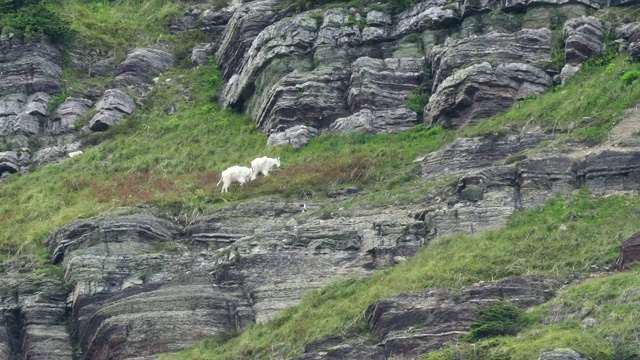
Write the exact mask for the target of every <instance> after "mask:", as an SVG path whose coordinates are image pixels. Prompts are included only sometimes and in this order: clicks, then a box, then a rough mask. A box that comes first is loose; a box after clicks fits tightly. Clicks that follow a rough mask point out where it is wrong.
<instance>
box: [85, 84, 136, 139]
mask: <svg viewBox="0 0 640 360" xmlns="http://www.w3.org/2000/svg"><path fill="white" fill-rule="evenodd" d="M135 107H136V105H135V103H134V102H133V99H132V98H131V97H130V96H129V95H127V94H125V93H124V92H123V91H122V90H118V89H110V90H107V91H105V92H104V95H103V96H102V98H101V99H100V100H99V101H98V102H97V103H96V104H95V106H94V107H93V108H94V110H95V111H96V114H95V115H94V116H93V117H92V118H91V120H90V121H89V128H90V129H91V130H93V131H104V130H107V129H108V128H109V127H111V126H112V125H113V124H115V123H116V122H117V121H118V120H120V119H121V118H122V117H123V116H124V115H125V114H126V115H131V113H133V110H134V109H135Z"/></svg>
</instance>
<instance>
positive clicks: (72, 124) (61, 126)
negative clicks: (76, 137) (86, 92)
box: [45, 97, 93, 135]
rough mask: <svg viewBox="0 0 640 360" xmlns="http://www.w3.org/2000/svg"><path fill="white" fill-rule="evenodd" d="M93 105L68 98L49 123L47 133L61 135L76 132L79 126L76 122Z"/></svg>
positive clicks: (82, 100) (87, 101)
mask: <svg viewBox="0 0 640 360" xmlns="http://www.w3.org/2000/svg"><path fill="white" fill-rule="evenodd" d="M91 105H93V103H92V102H91V100H87V99H81V98H74V97H68V98H67V99H65V101H64V102H63V103H62V104H60V106H58V108H57V109H56V110H55V112H54V113H53V116H52V117H51V118H50V119H49V121H48V122H47V125H46V128H45V132H46V133H47V134H51V135H60V134H65V133H70V132H73V131H75V130H76V129H77V126H78V125H77V124H76V122H77V121H78V120H80V119H81V118H82V116H83V115H84V114H86V113H87V112H88V111H89V110H90V109H91Z"/></svg>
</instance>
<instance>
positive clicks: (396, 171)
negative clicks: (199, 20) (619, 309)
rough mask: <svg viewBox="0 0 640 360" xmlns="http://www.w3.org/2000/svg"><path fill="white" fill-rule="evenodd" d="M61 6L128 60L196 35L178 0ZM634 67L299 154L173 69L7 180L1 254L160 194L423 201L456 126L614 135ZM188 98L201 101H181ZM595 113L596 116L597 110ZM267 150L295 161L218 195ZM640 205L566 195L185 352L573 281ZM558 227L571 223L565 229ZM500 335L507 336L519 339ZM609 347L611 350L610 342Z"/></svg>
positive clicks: (74, 82) (293, 338)
mask: <svg viewBox="0 0 640 360" xmlns="http://www.w3.org/2000/svg"><path fill="white" fill-rule="evenodd" d="M62 9H63V10H64V11H61V12H60V13H61V14H65V16H66V17H67V19H69V20H70V21H71V22H72V27H73V28H74V29H75V30H76V31H77V34H78V36H77V37H76V40H75V42H76V45H77V46H79V47H81V48H85V49H87V48H98V49H100V51H102V52H105V53H106V52H109V51H111V52H112V54H113V55H114V56H116V57H119V58H122V57H123V56H124V54H125V53H126V51H127V50H128V49H130V48H131V47H132V46H139V45H145V44H149V43H153V44H154V45H159V46H163V47H166V48H169V49H171V50H172V51H174V52H178V53H180V52H182V51H184V49H183V48H184V47H185V45H184V44H189V43H192V42H193V41H194V39H186V41H185V39H178V38H176V37H174V36H172V35H169V34H168V33H167V31H166V29H165V28H164V27H163V24H162V23H163V22H164V21H165V19H166V16H171V15H172V14H177V13H178V7H177V6H176V5H175V4H174V3H172V2H169V1H161V0H154V1H142V2H141V1H137V2H136V1H131V2H126V1H115V2H102V3H84V2H80V1H78V0H63V7H62ZM141 19H142V20H141ZM102 34H109V35H108V36H104V35H102ZM130 34H134V36H130ZM196 37H197V36H196ZM152 40H153V41H152ZM632 69H637V65H634V64H628V63H627V62H625V61H623V60H622V59H618V60H616V61H615V65H614V66H612V67H609V68H608V69H607V70H605V68H603V67H592V68H588V69H586V71H584V72H583V73H582V74H579V75H577V76H576V78H575V79H574V81H573V83H572V84H571V85H570V86H568V87H567V88H564V89H560V88H558V89H554V90H553V91H551V92H550V93H548V94H545V95H542V96H539V97H535V98H531V99H528V100H525V101H523V102H520V103H518V104H517V105H516V106H515V107H514V110H512V111H510V112H508V113H506V114H504V115H501V116H498V117H496V118H495V119H493V120H490V121H488V122H485V123H483V124H481V125H478V126H476V127H473V128H470V129H466V130H463V131H462V132H459V133H456V134H454V133H451V132H446V131H429V130H425V129H422V128H417V129H416V130H415V131H412V132H407V133H404V134H398V135H393V136H379V137H372V136H368V135H353V136H344V137H335V136H323V137H321V138H319V139H315V140H313V141H312V143H311V145H310V146H308V147H306V148H304V149H302V150H300V151H293V150H292V149H287V148H284V149H281V148H278V149H275V148H268V147H266V146H265V145H264V143H265V140H266V139H265V136H264V135H261V134H259V133H258V132H257V131H256V129H255V126H254V125H253V123H252V122H251V121H250V119H248V118H247V117H245V116H240V115H237V114H234V113H231V112H227V111H224V110H220V109H218V108H217V106H215V105H214V104H212V103H211V102H210V99H211V97H212V96H213V95H215V94H216V92H217V91H219V88H220V86H221V85H220V82H219V81H218V80H217V73H216V71H215V69H212V68H210V67H200V68H197V69H190V70H186V69H177V70H175V71H173V72H171V73H169V74H167V75H165V77H164V78H171V79H173V80H172V81H171V82H170V83H169V84H170V85H166V86H165V85H163V86H158V87H157V88H156V89H155V90H154V93H153V94H152V95H151V97H150V98H149V99H150V100H148V101H147V104H146V105H145V107H144V108H140V109H138V110H137V111H136V113H135V114H134V116H132V117H131V118H130V119H128V120H126V121H123V122H122V123H121V124H119V125H118V126H116V127H115V128H114V129H112V130H110V131H108V132H107V133H105V134H101V135H98V136H96V137H92V138H89V139H87V141H89V142H91V141H95V140H99V141H100V142H101V144H100V145H98V146H96V147H94V148H92V149H90V150H88V151H87V152H86V154H85V155H84V156H81V157H77V158H74V159H69V160H66V161H64V162H63V163H61V164H59V165H51V166H47V167H46V168H44V169H42V170H39V171H35V172H33V173H30V174H28V175H26V176H20V177H16V178H14V179H13V180H12V181H11V182H9V183H8V184H4V185H2V186H0V198H2V199H3V201H2V203H1V204H0V228H1V229H2V232H1V233H0V254H2V256H3V257H4V258H8V257H11V256H12V255H14V254H16V253H19V254H35V255H38V256H39V258H41V259H44V258H45V257H46V250H45V249H44V247H43V246H42V241H43V240H44V238H45V237H46V236H47V235H48V234H49V232H50V231H51V230H53V229H54V228H55V227H58V226H61V225H63V224H65V223H67V222H69V221H71V220H73V219H75V218H79V217H88V216H93V215H97V214H100V213H104V212H108V211H112V210H114V209H116V208H118V207H120V206H126V205H128V206H135V205H138V204H149V203H151V204H156V205H160V206H164V207H166V208H168V209H171V210H173V211H176V212H184V213H190V212H192V211H194V209H195V211H208V210H211V209H213V208H216V207H219V206H221V205H224V204H226V203H227V202H237V201H241V200H244V199H249V198H256V197H263V196H272V195H274V194H275V195H278V196H282V197H284V198H291V197H294V198H296V197H299V198H305V197H308V196H318V195H320V196H321V195H322V193H323V192H325V191H326V190H330V189H333V188H336V187H341V186H344V185H346V184H355V185H358V186H361V187H365V189H366V190H368V191H369V192H370V195H368V196H367V200H368V201H370V202H371V203H373V204H380V203H384V202H389V201H395V200H400V201H411V200H409V199H408V198H407V197H406V194H402V193H403V191H406V190H405V189H407V188H411V189H413V187H414V186H415V185H416V184H420V182H419V178H418V177H417V176H416V174H415V173H414V171H413V167H414V166H415V165H414V164H412V160H413V158H415V157H416V156H417V155H423V154H425V153H427V152H429V151H433V150H435V149H438V148H439V147H441V146H442V145H443V144H445V143H447V142H448V141H450V140H451V139H453V138H454V137H456V136H467V135H479V134H486V133H496V132H497V133H505V132H508V131H510V130H512V128H513V129H520V128H522V126H531V125H534V124H537V125H542V126H544V127H545V128H547V129H549V130H553V131H555V132H558V131H565V130H567V129H569V128H570V127H571V126H570V125H569V124H571V123H573V125H572V126H577V130H575V131H573V132H571V133H568V134H567V135H563V136H565V137H566V138H567V139H570V140H584V141H587V142H594V141H601V140H602V139H603V137H604V136H606V132H607V131H608V130H609V129H610V127H611V126H613V124H615V122H616V121H617V118H618V116H619V115H620V114H621V112H622V110H623V109H624V108H626V107H628V106H630V105H633V104H636V103H637V102H638V100H640V88H639V87H638V86H637V83H635V84H632V85H631V86H629V85H624V84H623V83H622V82H621V81H620V80H619V78H620V76H621V75H622V74H623V73H624V72H626V71H629V70H632ZM79 75H81V74H73V73H71V72H70V71H69V69H68V68H66V69H65V79H66V80H67V84H66V85H67V88H66V91H67V93H69V94H73V93H74V92H75V91H78V90H77V88H76V89H74V87H83V86H84V87H86V86H94V84H92V83H91V82H87V81H84V80H82V79H80V78H79ZM180 76H182V77H180ZM103 80H104V81H108V79H103ZM186 92H188V93H189V95H190V97H189V99H186V98H185V97H184V96H183V95H184V94H185V93H186ZM169 104H174V105H176V106H177V111H176V113H175V114H174V115H172V116H168V115H166V114H165V112H164V111H165V109H166V107H167V106H168V105H169ZM585 116H586V117H589V118H590V119H583V117H585ZM141 135H144V136H141ZM261 155H271V156H281V157H282V159H283V164H284V167H285V168H284V169H283V170H281V171H280V172H279V173H275V174H274V176H272V177H270V178H268V179H260V180H258V181H256V182H255V183H252V184H251V186H247V187H245V188H244V189H242V190H238V189H233V191H232V192H231V193H229V194H228V195H225V197H224V198H222V197H220V195H219V194H218V190H217V188H216V187H215V186H214V183H215V182H216V180H217V179H216V175H217V172H218V171H220V170H222V169H224V168H225V167H227V166H229V165H233V164H248V162H249V161H250V160H251V159H252V158H254V157H256V156H261ZM336 159H339V160H338V161H336ZM327 179H331V180H330V181H327ZM409 185H410V186H409ZM412 200H414V201H415V199H412ZM637 200H638V198H637V197H636V198H633V199H624V198H620V197H610V198H606V199H600V200H595V199H590V197H589V195H587V194H584V193H583V194H580V195H578V196H576V197H569V198H563V199H559V200H555V201H554V202H552V203H550V204H549V205H547V206H546V207H544V208H542V209H539V210H533V211H529V212H526V213H522V214H518V215H517V216H516V217H515V218H514V219H513V220H512V221H511V223H510V225H509V227H508V228H507V229H505V230H503V231H498V232H489V233H485V234H482V235H480V236H478V237H474V238H470V237H456V238H452V239H450V240H448V241H443V242H440V243H438V244H434V245H432V246H429V247H427V248H425V249H424V250H423V251H422V252H421V254H420V255H419V256H418V257H416V258H415V259H411V260H409V261H407V262H406V263H404V264H402V265H401V266H399V267H398V268H397V269H390V270H387V271H385V272H381V273H380V274H378V275H377V276H375V277H373V278H372V279H369V280H365V281H346V282H342V283H339V284H335V285H332V286H329V287H328V288H326V289H324V290H322V291H318V292H314V293H312V294H310V295H309V296H308V297H307V298H306V299H305V300H304V301H303V302H302V304H301V305H300V306H298V307H296V308H293V309H290V310H287V311H285V312H284V313H283V314H282V315H281V316H280V318H279V319H278V320H276V321H274V322H272V323H270V324H268V325H266V326H254V327H251V328H250V329H249V330H248V331H247V332H246V333H245V334H243V335H242V336H240V337H239V338H237V339H234V340H232V341H230V342H227V343H224V344H223V345H222V346H216V344H218V343H219V342H218V341H216V340H215V339H212V340H210V341H208V342H204V343H202V344H200V345H199V346H197V347H195V348H193V349H192V350H190V351H188V352H185V353H184V354H182V355H180V356H178V358H211V357H214V356H215V357H222V358H224V357H230V358H235V357H237V356H239V354H241V355H245V356H257V354H262V355H265V354H266V353H265V351H267V349H275V351H276V352H278V353H280V354H294V353H299V351H300V350H301V346H302V345H303V344H304V343H305V342H307V341H309V340H311V339H314V338H317V337H319V336H322V335H324V334H329V333H332V332H336V331H341V330H345V329H351V330H353V331H360V332H361V331H365V326H364V325H365V324H364V322H363V321H362V318H361V317H359V315H360V313H361V311H362V310H363V309H364V308H365V307H366V306H367V305H368V304H369V303H371V302H372V301H374V300H375V299H378V298H380V297H382V296H387V295H390V294H393V293H397V292H400V291H406V290H409V289H417V288H421V287H429V286H454V287H456V286H463V285H466V284H470V283H473V282H474V281H476V280H479V279H490V278H493V277H501V276H508V275H513V274H526V273H544V274H551V275H556V276H565V275H567V274H569V273H571V272H573V271H578V272H580V271H584V270H585V269H586V268H587V267H588V266H589V265H591V264H593V263H598V262H602V261H610V260H612V259H613V258H614V257H615V253H616V251H615V249H616V245H617V244H619V242H620V241H621V240H622V239H624V238H625V237H626V236H628V235H630V233H631V232H633V231H635V230H636V229H632V228H631V227H630V225H629V224H634V223H638V207H637V206H636V205H634V202H635V203H637V202H638V201H637ZM612 219H613V220H612ZM560 222H562V223H563V224H565V225H566V226H567V227H568V229H569V231H560V230H559V229H560V227H559V225H560ZM452 258H453V259H455V261H451V259H452ZM603 281H604V282H606V280H603ZM576 289H578V290H575V291H578V292H580V291H582V290H579V289H580V288H576ZM572 291H573V290H572ZM585 291H586V290H585ZM594 291H597V289H596V290H594ZM585 294H586V292H585ZM575 298H576V299H579V298H580V296H579V295H576V296H575ZM578 303H579V302H578V300H576V304H578ZM575 306H579V305H575ZM335 309H339V310H341V311H335ZM540 311H543V310H540ZM354 320H355V322H354ZM607 321H608V320H607V319H606V317H605V319H604V320H603V324H605V325H603V326H599V327H598V329H602V331H605V332H608V334H615V333H616V332H618V331H623V329H621V328H620V327H619V326H618V323H616V322H607ZM620 324H622V323H620ZM621 326H622V325H621ZM545 329H551V330H548V331H551V332H550V333H549V334H551V335H549V336H550V337H553V338H554V339H556V340H557V342H562V341H564V343H567V341H568V340H567V339H570V337H571V336H574V335H575V334H576V333H577V332H578V331H577V330H576V329H575V327H574V329H573V330H571V332H569V333H568V334H569V335H567V337H562V336H556V335H555V334H554V333H553V331H555V330H553V329H552V327H546V328H545ZM531 331H532V333H535V332H536V331H537V330H535V329H534V330H531ZM545 331H547V330H545ZM624 331H627V330H624ZM624 334H625V336H627V335H629V332H628V331H627V332H624ZM605 338H606V336H603V335H602V334H598V339H600V340H601V342H600V343H598V342H594V343H595V344H601V343H602V341H604V340H602V339H605ZM562 339H565V340H562ZM598 339H595V340H598ZM595 340H594V341H595ZM501 341H504V344H507V345H504V346H508V339H506V340H501ZM589 341H591V340H589ZM523 344H525V343H523ZM526 344H534V342H533V340H532V341H531V342H527V343H526ZM567 345H571V344H570V343H567ZM609 345H610V344H609ZM609 345H607V344H602V348H603V349H605V348H607V346H609ZM501 346H502V345H501ZM522 346H524V345H522ZM531 346H534V345H531ZM598 346H600V345H598ZM500 351H501V350H500ZM509 351H515V350H509ZM214 354H215V355H214ZM445 355H447V354H445ZM265 356H266V355H265Z"/></svg>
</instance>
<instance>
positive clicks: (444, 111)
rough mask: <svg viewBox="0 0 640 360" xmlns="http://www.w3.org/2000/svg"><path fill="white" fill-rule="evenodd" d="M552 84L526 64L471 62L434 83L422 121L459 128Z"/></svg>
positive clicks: (508, 106)
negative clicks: (436, 83) (435, 85)
mask: <svg viewBox="0 0 640 360" xmlns="http://www.w3.org/2000/svg"><path fill="white" fill-rule="evenodd" d="M551 86H553V79H552V78H551V77H550V76H549V75H547V73H545V72H544V71H542V70H540V69H538V68H536V67H534V66H531V65H528V64H521V63H509V64H500V65H498V66H496V67H493V66H492V65H491V64H489V63H488V62H484V63H481V64H476V65H472V66H469V67H467V68H464V69H462V70H460V71H458V72H456V73H455V74H453V75H452V76H449V77H448V78H446V79H445V80H444V81H443V82H442V83H441V84H440V85H439V86H437V89H436V91H435V92H434V93H433V95H431V97H430V98H429V103H428V104H427V106H426V107H425V110H424V112H425V122H426V123H427V124H428V125H431V126H436V125H441V126H443V127H445V128H449V129H459V128H461V127H464V126H466V125H469V124H474V123H477V122H479V121H481V120H484V119H488V118H490V117H492V116H494V115H496V114H499V113H500V112H503V111H506V110H508V109H509V108H510V107H511V105H513V103H515V102H516V101H517V100H520V99H524V98H525V97H527V96H530V95H535V94H541V93H543V92H545V91H546V90H547V89H548V88H550V87H551Z"/></svg>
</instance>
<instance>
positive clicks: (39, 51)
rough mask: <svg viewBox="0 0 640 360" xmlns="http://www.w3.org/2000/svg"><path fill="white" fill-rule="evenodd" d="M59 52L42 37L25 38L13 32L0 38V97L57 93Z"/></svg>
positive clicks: (60, 73) (60, 72)
mask: <svg viewBox="0 0 640 360" xmlns="http://www.w3.org/2000/svg"><path fill="white" fill-rule="evenodd" d="M61 76H62V52H61V51H60V50H59V49H58V48H57V47H56V46H54V45H51V44H50V43H49V42H48V41H47V40H46V39H45V38H44V37H35V38H33V39H32V40H29V41H26V40H22V39H19V38H18V37H17V36H13V34H8V35H2V37H0V98H1V97H4V96H5V95H9V94H18V93H20V94H26V95H30V94H33V93H37V92H43V93H46V94H49V95H54V94H57V93H59V92H60V84H61V79H60V77H61Z"/></svg>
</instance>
